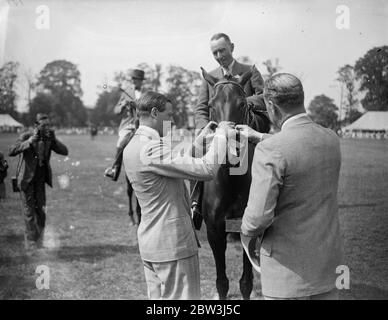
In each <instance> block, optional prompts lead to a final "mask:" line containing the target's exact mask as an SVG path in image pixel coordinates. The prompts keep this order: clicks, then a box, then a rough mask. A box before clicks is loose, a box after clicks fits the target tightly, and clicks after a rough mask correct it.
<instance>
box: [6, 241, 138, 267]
mask: <svg viewBox="0 0 388 320" xmlns="http://www.w3.org/2000/svg"><path fill="white" fill-rule="evenodd" d="M0 243H7V244H12V248H13V249H14V250H13V251H12V252H14V253H16V254H15V255H13V254H9V253H8V254H4V253H1V255H0V265H1V266H12V267H14V266H17V265H21V264H29V263H34V262H35V260H39V261H41V260H42V258H43V259H44V260H45V261H48V262H71V261H74V260H77V261H82V262H89V263H94V262H97V261H98V260H103V259H107V258H110V257H113V256H115V255H117V254H137V253H138V252H139V251H138V246H137V245H134V246H126V245H114V244H95V245H85V246H61V247H59V248H54V249H48V248H43V249H39V250H37V251H36V252H35V253H34V254H32V255H30V256H27V255H26V254H25V251H24V236H23V235H20V234H7V235H3V236H0Z"/></svg>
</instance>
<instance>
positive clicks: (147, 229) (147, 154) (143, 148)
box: [123, 126, 226, 262]
mask: <svg viewBox="0 0 388 320" xmlns="http://www.w3.org/2000/svg"><path fill="white" fill-rule="evenodd" d="M216 137H217V138H216ZM216 140H217V141H218V142H221V143H220V144H219V145H218V146H216V145H215V144H214V143H212V144H211V146H210V147H209V152H208V153H207V154H206V155H205V156H204V157H203V158H191V157H189V156H187V155H183V156H182V155H179V154H178V155H173V152H172V151H173V150H172V148H171V145H170V144H169V142H168V141H167V140H166V139H160V137H159V134H158V133H157V132H156V131H155V130H153V129H152V128H149V127H146V126H139V128H138V129H137V131H136V133H135V136H134V137H133V138H132V140H131V141H130V142H129V143H128V145H127V146H126V148H125V149H124V161H123V162H124V168H125V172H126V174H127V177H128V179H129V181H130V182H131V184H132V187H133V189H134V191H135V194H136V197H137V199H138V200H139V204H140V207H141V214H142V217H141V222H140V225H139V228H138V241H139V250H140V255H141V257H142V259H143V260H146V261H150V262H166V261H173V260H178V259H183V258H187V257H190V256H193V255H194V254H196V253H197V252H198V245H197V242H196V236H195V232H194V228H193V224H192V220H191V216H190V205H191V201H190V197H189V193H188V190H187V188H186V186H185V182H184V179H193V180H210V179H212V177H213V176H214V175H215V172H216V168H217V167H218V166H219V165H218V161H215V157H217V156H218V158H219V159H220V160H222V159H221V158H225V153H226V138H225V137H224V136H218V135H217V134H216V136H215V138H214V140H213V142H214V141H216ZM222 142H223V143H222ZM216 147H218V149H217V152H215V151H216V150H215V148H216Z"/></svg>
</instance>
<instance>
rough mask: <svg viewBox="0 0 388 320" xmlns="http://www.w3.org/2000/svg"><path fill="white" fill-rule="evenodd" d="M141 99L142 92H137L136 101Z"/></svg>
mask: <svg viewBox="0 0 388 320" xmlns="http://www.w3.org/2000/svg"><path fill="white" fill-rule="evenodd" d="M140 97H141V91H140V90H135V99H136V100H138V99H140Z"/></svg>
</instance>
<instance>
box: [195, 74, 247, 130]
mask: <svg viewBox="0 0 388 320" xmlns="http://www.w3.org/2000/svg"><path fill="white" fill-rule="evenodd" d="M201 70H202V75H203V78H204V79H205V80H206V81H207V83H208V84H209V85H210V86H211V87H212V88H213V94H212V96H211V97H209V102H208V105H209V107H210V108H212V120H214V121H217V122H220V121H232V122H234V123H244V117H245V114H246V112H247V100H246V95H245V92H244V85H245V84H246V82H247V81H248V80H249V79H250V78H251V76H252V71H253V67H252V69H251V70H249V71H247V72H245V73H244V74H243V75H241V77H239V78H238V79H237V78H229V79H226V78H224V79H220V80H218V79H217V78H215V77H213V76H212V75H211V74H209V73H207V72H206V71H205V70H204V69H203V68H201Z"/></svg>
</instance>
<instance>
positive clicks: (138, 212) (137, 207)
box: [134, 195, 141, 225]
mask: <svg viewBox="0 0 388 320" xmlns="http://www.w3.org/2000/svg"><path fill="white" fill-rule="evenodd" d="M134 197H135V201H136V217H137V221H136V224H137V225H139V224H140V220H141V209H140V204H139V200H137V198H136V196H135V195H134Z"/></svg>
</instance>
